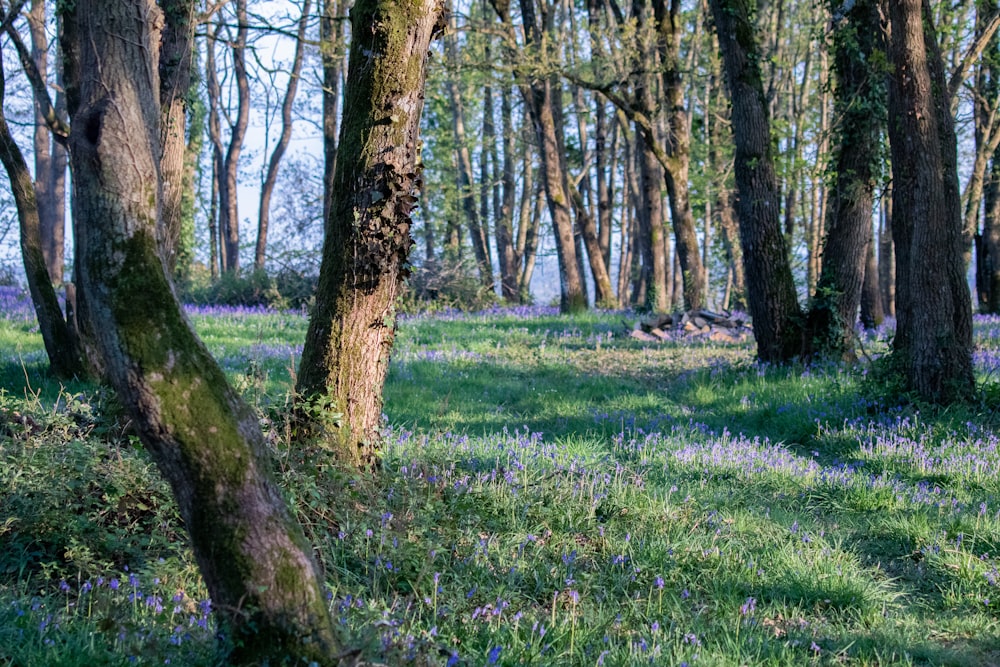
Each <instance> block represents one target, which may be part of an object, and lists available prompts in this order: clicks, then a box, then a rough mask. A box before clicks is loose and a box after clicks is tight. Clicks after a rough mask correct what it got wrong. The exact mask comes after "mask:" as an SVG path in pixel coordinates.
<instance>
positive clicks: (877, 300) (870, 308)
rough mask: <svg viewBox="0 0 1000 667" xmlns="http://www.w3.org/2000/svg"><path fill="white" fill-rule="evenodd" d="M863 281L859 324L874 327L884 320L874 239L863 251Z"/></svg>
mask: <svg viewBox="0 0 1000 667" xmlns="http://www.w3.org/2000/svg"><path fill="white" fill-rule="evenodd" d="M865 255H866V256H867V259H866V260H865V281H864V285H862V287H861V324H863V325H864V327H865V329H869V330H871V329H875V328H877V327H878V326H879V325H881V324H882V322H883V321H884V320H885V310H884V309H883V308H882V294H881V292H879V288H878V264H877V262H876V261H875V239H872V240H871V241H870V242H869V243H868V251H867V252H866V253H865Z"/></svg>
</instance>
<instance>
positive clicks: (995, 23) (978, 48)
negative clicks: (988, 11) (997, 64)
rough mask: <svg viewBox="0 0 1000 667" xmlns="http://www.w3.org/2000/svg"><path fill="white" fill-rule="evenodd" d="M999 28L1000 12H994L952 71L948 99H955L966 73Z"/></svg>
mask: <svg viewBox="0 0 1000 667" xmlns="http://www.w3.org/2000/svg"><path fill="white" fill-rule="evenodd" d="M997 28H1000V12H998V13H995V14H993V16H992V17H990V20H989V22H988V23H987V24H986V26H985V27H984V28H983V34H981V35H980V36H979V37H977V38H976V41H975V42H973V43H972V44H971V45H970V46H969V50H968V51H966V52H965V56H964V57H963V58H962V60H961V62H959V64H958V67H956V68H955V71H954V72H952V75H951V79H949V80H948V99H949V100H953V99H955V95H956V94H958V89H959V88H960V87H961V85H962V81H963V80H964V79H965V73H966V72H967V71H968V70H969V68H970V67H972V63H973V62H975V61H976V59H977V58H978V57H979V56H980V55H981V54H982V52H983V49H985V48H986V45H987V44H988V43H989V41H990V40H991V39H992V38H993V35H994V33H996V31H997Z"/></svg>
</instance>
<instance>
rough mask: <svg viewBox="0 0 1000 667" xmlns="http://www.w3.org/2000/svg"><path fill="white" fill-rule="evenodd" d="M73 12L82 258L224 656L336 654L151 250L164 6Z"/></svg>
mask: <svg viewBox="0 0 1000 667" xmlns="http://www.w3.org/2000/svg"><path fill="white" fill-rule="evenodd" d="M66 11H67V15H66V16H65V19H66V25H67V28H68V29H67V30H66V31H65V33H64V36H63V39H64V43H63V47H64V48H63V52H64V54H65V57H66V62H67V83H68V87H67V95H68V101H69V106H70V116H71V119H72V127H73V128H74V129H73V131H72V132H71V134H70V159H71V166H72V168H73V186H74V190H73V195H74V196H73V209H74V211H73V212H74V216H75V218H76V221H77V226H78V237H77V253H78V254H77V256H78V262H79V268H80V277H81V279H82V281H83V287H84V288H85V292H86V294H87V301H88V312H89V314H90V316H91V318H92V322H93V324H94V325H95V326H94V329H95V331H96V332H97V333H98V338H97V342H98V344H99V347H100V349H101V350H102V352H103V353H104V357H105V360H106V364H107V366H106V373H107V377H108V379H109V380H110V382H111V384H112V385H113V386H114V387H115V389H116V391H117V394H118V396H119V398H120V400H121V402H122V403H123V405H124V406H125V407H126V409H127V410H128V412H129V413H130V416H131V417H132V419H133V420H134V423H135V425H136V429H137V431H138V433H139V437H140V438H141V440H142V442H143V443H144V445H145V446H146V448H147V449H148V450H149V452H150V454H151V455H152V457H153V459H154V461H155V462H156V464H157V466H158V467H159V469H160V471H161V472H162V474H163V475H164V477H165V478H166V479H167V480H168V482H169V483H170V486H171V488H172V490H173V494H174V497H175V499H176V501H177V504H178V508H179V510H180V513H181V516H182V517H183V519H184V523H185V525H186V527H187V529H188V531H189V534H190V536H191V544H192V548H193V550H194V555H195V558H196V560H197V562H198V565H199V568H200V570H201V573H202V576H203V577H204V580H205V584H206V586H207V587H208V591H209V594H210V595H211V598H212V602H213V605H214V607H215V609H216V611H217V613H218V614H219V618H220V625H221V628H222V631H223V634H224V635H225V637H226V640H227V641H228V642H231V646H232V653H231V654H230V655H229V657H228V658H227V664H262V663H265V662H268V661H271V662H272V664H279V663H283V662H284V661H286V660H288V659H289V658H291V659H293V660H306V661H315V662H316V663H318V664H332V663H333V662H334V659H333V658H332V657H331V656H332V654H333V652H334V650H335V638H334V635H333V629H332V624H331V621H330V617H329V613H328V610H327V606H326V601H325V598H324V594H323V588H322V586H321V583H320V578H319V573H318V568H317V566H316V564H315V562H314V561H313V558H312V550H311V548H310V545H309V544H308V543H307V542H306V540H305V538H304V536H303V533H302V531H301V529H300V528H299V527H298V525H297V524H296V523H295V521H294V519H293V517H292V515H291V513H290V511H289V509H288V507H287V506H286V505H285V502H284V500H283V499H282V496H281V493H280V491H279V489H278V487H277V486H276V484H275V481H274V479H273V477H272V475H271V473H270V472H269V470H268V463H267V456H266V453H265V444H264V439H263V436H262V434H261V431H260V427H259V424H258V423H257V420H256V418H255V416H254V414H253V412H252V410H251V409H250V408H249V407H248V406H247V405H246V404H245V403H243V401H242V400H241V399H240V398H239V396H238V395H237V394H236V392H235V391H234V390H233V389H232V388H231V387H230V386H229V385H228V384H227V382H226V380H225V377H224V375H223V373H222V371H221V369H220V368H219V366H218V365H217V364H216V362H215V361H214V360H213V358H212V356H211V355H210V354H209V353H208V350H207V349H206V348H205V347H204V345H203V344H202V343H201V342H200V341H199V339H198V338H197V336H196V335H195V334H194V332H193V330H192V329H191V327H190V324H189V323H188V321H187V319H186V318H185V316H184V314H183V312H182V311H181V308H180V305H179V304H178V302H177V300H176V298H175V297H174V294H173V292H172V289H171V284H170V281H169V279H168V276H167V273H166V269H165V267H164V264H163V262H162V258H161V255H160V251H159V247H158V243H157V222H158V217H159V214H160V174H159V157H160V145H159V142H160V130H159V126H160V118H161V116H160V106H159V104H158V92H159V80H158V71H157V69H158V68H157V67H156V64H155V63H156V57H157V52H158V50H159V35H158V27H159V26H160V25H162V23H161V21H162V17H161V16H160V13H159V9H158V8H157V7H156V5H155V4H154V3H153V2H152V0H129V1H125V0H120V1H118V2H104V1H102V0H76V2H75V4H74V5H73V6H72V8H71V9H67V10H66ZM71 73H72V76H71V75H70V74H71Z"/></svg>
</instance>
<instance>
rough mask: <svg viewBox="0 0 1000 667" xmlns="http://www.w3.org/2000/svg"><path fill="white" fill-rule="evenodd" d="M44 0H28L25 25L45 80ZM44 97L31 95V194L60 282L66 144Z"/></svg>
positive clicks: (60, 102)
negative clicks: (50, 121) (48, 119)
mask: <svg viewBox="0 0 1000 667" xmlns="http://www.w3.org/2000/svg"><path fill="white" fill-rule="evenodd" d="M45 5H46V3H45V0H31V10H30V11H29V12H28V27H29V30H30V32H31V60H32V61H33V62H34V65H35V68H36V69H37V71H38V74H39V76H40V77H41V78H42V79H43V80H45V79H47V77H48V73H49V57H48V50H49V37H48V32H47V31H46V16H45ZM53 69H54V70H55V74H56V76H55V83H56V90H59V91H61V89H62V85H61V77H62V71H61V67H60V66H59V63H58V62H57V63H56V67H54V68H53ZM65 103H66V101H65V98H64V96H63V95H62V93H61V92H60V93H58V94H57V95H56V100H55V109H56V110H57V113H58V114H59V115H61V116H65V111H66V109H65ZM46 111H47V110H46V100H45V99H41V98H40V97H39V96H38V95H37V94H36V95H35V137H34V139H35V140H34V153H35V196H36V201H37V204H38V217H39V221H40V224H41V227H40V233H41V242H42V251H43V252H44V253H45V263H46V265H47V266H48V269H49V276H51V278H52V282H53V283H55V284H59V283H61V282H62V281H63V264H64V262H65V237H66V147H65V146H64V145H63V144H62V143H61V137H59V135H57V134H55V133H54V132H53V131H52V130H51V129H50V128H49V127H48V125H47V124H46V122H45V113H46Z"/></svg>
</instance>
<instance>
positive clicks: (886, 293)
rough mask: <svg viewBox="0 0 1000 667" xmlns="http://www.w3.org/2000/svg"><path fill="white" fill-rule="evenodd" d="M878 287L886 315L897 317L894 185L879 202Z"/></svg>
mask: <svg viewBox="0 0 1000 667" xmlns="http://www.w3.org/2000/svg"><path fill="white" fill-rule="evenodd" d="M878 219H879V232H878V289H879V293H880V294H881V295H882V307H883V308H884V309H885V313H886V315H888V316H889V317H896V253H895V251H894V250H893V248H892V187H891V186H890V187H889V188H888V189H887V191H886V192H885V193H884V194H883V195H882V201H881V202H879V216H878Z"/></svg>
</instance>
